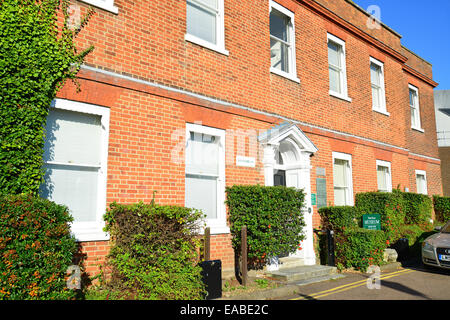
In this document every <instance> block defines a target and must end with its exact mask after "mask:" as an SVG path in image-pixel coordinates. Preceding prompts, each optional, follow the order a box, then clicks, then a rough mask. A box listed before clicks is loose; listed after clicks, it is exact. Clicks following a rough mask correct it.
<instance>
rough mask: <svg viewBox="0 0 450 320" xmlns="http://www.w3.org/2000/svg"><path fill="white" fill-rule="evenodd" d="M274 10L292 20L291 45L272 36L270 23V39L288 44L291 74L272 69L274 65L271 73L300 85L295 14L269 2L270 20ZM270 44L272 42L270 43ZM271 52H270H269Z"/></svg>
mask: <svg viewBox="0 0 450 320" xmlns="http://www.w3.org/2000/svg"><path fill="white" fill-rule="evenodd" d="M272 10H276V11H278V12H279V13H281V14H283V15H285V16H287V17H288V18H289V20H290V23H289V25H288V28H289V30H288V35H289V43H286V42H285V41H283V40H281V39H278V38H276V37H274V36H272V35H271V34H270V23H269V37H270V39H272V38H275V39H276V40H277V41H282V42H283V43H285V44H287V45H288V46H289V50H288V65H289V70H290V71H289V72H285V71H283V70H279V69H276V68H274V67H272V63H271V64H270V72H271V73H275V74H277V75H279V76H282V77H285V78H287V79H290V80H292V81H294V82H297V83H300V79H299V78H298V77H297V61H296V60H297V57H296V50H295V14H294V12H292V11H290V10H289V9H287V8H285V7H283V6H282V5H280V4H278V3H276V2H275V1H273V0H270V1H269V19H270V14H271V13H272ZM269 44H270V41H269ZM269 52H270V50H269Z"/></svg>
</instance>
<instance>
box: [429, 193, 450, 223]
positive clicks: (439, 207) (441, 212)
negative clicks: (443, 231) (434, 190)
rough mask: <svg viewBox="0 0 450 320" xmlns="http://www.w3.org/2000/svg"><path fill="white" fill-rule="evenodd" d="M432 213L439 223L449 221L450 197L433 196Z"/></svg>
mask: <svg viewBox="0 0 450 320" xmlns="http://www.w3.org/2000/svg"><path fill="white" fill-rule="evenodd" d="M433 204H434V211H435V213H436V219H437V220H439V221H441V222H447V221H449V220H450V197H441V196H438V195H434V196H433Z"/></svg>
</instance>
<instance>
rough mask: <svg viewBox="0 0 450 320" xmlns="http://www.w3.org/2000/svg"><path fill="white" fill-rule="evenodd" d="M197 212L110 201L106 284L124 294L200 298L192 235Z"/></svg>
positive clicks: (196, 240)
mask: <svg viewBox="0 0 450 320" xmlns="http://www.w3.org/2000/svg"><path fill="white" fill-rule="evenodd" d="M201 218H202V213H201V212H200V211H198V210H195V209H189V208H184V207H178V206H161V205H157V204H153V203H152V204H144V203H138V204H130V205H122V204H117V203H112V204H111V205H110V208H109V210H108V211H107V213H106V214H105V221H106V223H107V227H106V228H105V230H106V231H109V232H110V235H111V250H110V253H109V255H108V263H107V264H108V266H109V267H110V268H111V270H112V272H111V279H110V280H108V281H107V284H106V287H107V288H108V290H109V291H110V292H111V293H112V295H113V296H115V297H120V298H124V299H130V298H131V299H157V300H180V299H181V300H186V299H187V300H192V299H203V298H204V296H205V288H204V285H203V282H202V278H201V268H200V267H199V266H198V253H197V249H198V248H199V246H200V240H199V238H198V237H197V230H198V228H199V222H200V221H201Z"/></svg>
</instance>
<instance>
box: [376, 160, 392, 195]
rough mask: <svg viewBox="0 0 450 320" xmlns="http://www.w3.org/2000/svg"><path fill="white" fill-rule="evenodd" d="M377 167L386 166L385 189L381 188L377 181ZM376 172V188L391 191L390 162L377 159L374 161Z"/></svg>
mask: <svg viewBox="0 0 450 320" xmlns="http://www.w3.org/2000/svg"><path fill="white" fill-rule="evenodd" d="M378 167H384V168H388V173H387V174H386V187H387V190H381V189H380V184H379V181H378ZM376 172H377V190H378V191H382V192H392V170H391V163H390V162H389V161H383V160H377V161H376Z"/></svg>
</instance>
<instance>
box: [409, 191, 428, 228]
mask: <svg viewBox="0 0 450 320" xmlns="http://www.w3.org/2000/svg"><path fill="white" fill-rule="evenodd" d="M402 196H403V199H404V200H405V201H404V203H405V223H406V224H410V225H421V226H423V228H426V226H428V225H430V223H431V222H430V220H431V215H432V211H433V202H432V200H431V198H430V197H429V196H427V195H424V194H418V193H412V192H402Z"/></svg>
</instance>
